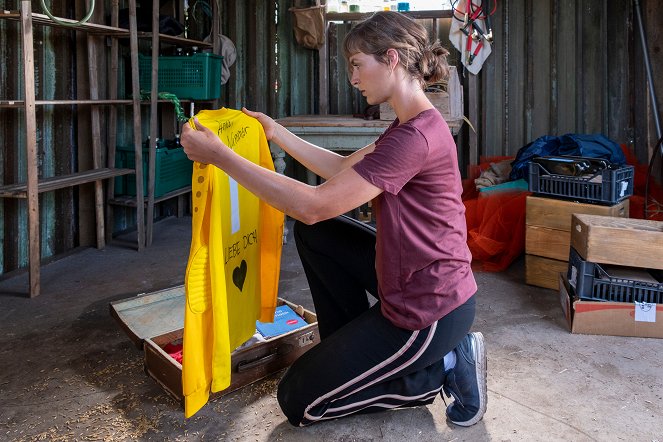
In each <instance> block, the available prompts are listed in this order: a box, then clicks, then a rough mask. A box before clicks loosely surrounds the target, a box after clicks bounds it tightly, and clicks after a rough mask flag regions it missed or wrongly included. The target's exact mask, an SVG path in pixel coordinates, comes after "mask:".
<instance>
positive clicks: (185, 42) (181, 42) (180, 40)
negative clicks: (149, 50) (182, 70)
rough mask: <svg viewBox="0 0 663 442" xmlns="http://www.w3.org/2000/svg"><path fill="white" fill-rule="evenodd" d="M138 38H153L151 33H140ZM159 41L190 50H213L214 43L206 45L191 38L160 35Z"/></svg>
mask: <svg viewBox="0 0 663 442" xmlns="http://www.w3.org/2000/svg"><path fill="white" fill-rule="evenodd" d="M138 38H143V39H146V38H152V33H151V32H138ZM159 41H160V42H161V43H168V44H172V45H178V46H184V47H187V48H190V47H192V46H198V49H212V46H213V45H212V43H206V42H204V41H200V40H191V39H190V38H184V37H178V36H176V35H168V34H159Z"/></svg>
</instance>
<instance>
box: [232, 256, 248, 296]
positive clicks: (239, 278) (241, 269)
mask: <svg viewBox="0 0 663 442" xmlns="http://www.w3.org/2000/svg"><path fill="white" fill-rule="evenodd" d="M246 270H247V265H246V261H245V260H242V262H241V264H240V265H239V266H238V267H235V269H234V270H233V284H235V286H236V287H237V288H238V289H239V291H240V292H241V291H242V287H244V280H245V279H246Z"/></svg>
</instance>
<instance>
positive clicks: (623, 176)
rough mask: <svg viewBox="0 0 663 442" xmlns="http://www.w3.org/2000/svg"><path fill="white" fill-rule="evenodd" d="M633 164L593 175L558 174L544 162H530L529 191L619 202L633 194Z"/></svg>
mask: <svg viewBox="0 0 663 442" xmlns="http://www.w3.org/2000/svg"><path fill="white" fill-rule="evenodd" d="M634 170H635V169H634V167H633V166H623V167H620V168H618V169H604V170H602V171H601V173H597V174H595V175H591V176H579V177H577V176H567V175H555V174H551V173H548V171H547V170H546V169H545V168H544V167H543V166H542V165H540V164H537V163H534V162H531V161H530V163H529V190H530V191H531V192H534V193H536V194H540V195H551V196H555V197H559V198H569V199H574V200H581V201H585V202H589V203H599V204H608V205H612V204H616V203H618V202H620V201H622V200H624V199H626V198H628V197H629V196H631V195H633V176H634Z"/></svg>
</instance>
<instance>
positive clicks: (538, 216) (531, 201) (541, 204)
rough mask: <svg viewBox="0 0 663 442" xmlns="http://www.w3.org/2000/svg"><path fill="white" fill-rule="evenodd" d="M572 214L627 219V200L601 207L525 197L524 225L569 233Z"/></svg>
mask: <svg viewBox="0 0 663 442" xmlns="http://www.w3.org/2000/svg"><path fill="white" fill-rule="evenodd" d="M574 213H585V214H589V215H603V216H615V217H621V218H628V216H629V200H628V199H627V200H624V201H621V202H619V203H617V204H614V205H612V206H601V205H598V204H585V203H579V202H576V201H566V200H560V199H554V198H542V197H538V196H532V195H530V196H528V197H527V203H526V214H525V223H526V224H527V225H531V226H539V227H547V228H550V229H556V230H564V231H567V232H570V231H571V217H572V216H573V214H574Z"/></svg>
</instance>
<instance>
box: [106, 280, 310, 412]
mask: <svg viewBox="0 0 663 442" xmlns="http://www.w3.org/2000/svg"><path fill="white" fill-rule="evenodd" d="M184 302H185V297H184V286H183V285H182V286H177V287H173V288H171V289H166V290H160V291H157V292H153V293H147V294H141V295H138V296H135V297H132V298H129V299H125V300H121V301H115V302H111V304H110V313H111V316H113V317H114V318H115V319H116V320H117V321H118V322H119V324H120V326H121V327H122V328H123V329H124V331H125V332H126V333H127V335H128V336H129V338H130V339H131V340H132V341H133V342H134V343H135V344H136V346H137V347H138V348H139V349H142V350H143V351H144V354H145V361H144V366H145V372H146V373H147V374H148V376H150V377H151V378H153V379H154V380H155V381H157V383H158V384H159V385H161V387H162V388H163V389H164V390H165V391H166V392H167V393H168V394H169V395H170V396H172V397H173V398H175V399H176V400H178V401H180V402H181V403H182V404H183V403H184V396H183V394H182V365H181V364H180V363H179V362H177V361H176V360H175V359H173V358H172V357H171V356H170V355H169V354H168V353H167V352H166V351H164V349H163V348H164V346H165V345H167V344H169V343H171V344H172V343H178V342H179V343H181V341H182V336H183V333H184ZM279 304H287V305H289V306H290V307H291V308H292V309H293V310H295V311H296V312H297V313H298V314H299V315H300V316H302V317H303V318H304V320H305V321H306V322H307V323H308V325H307V326H305V327H302V328H300V329H297V330H293V331H291V332H288V333H286V334H283V335H279V336H277V337H274V338H271V339H267V340H266V341H264V342H257V343H255V344H253V345H251V346H248V347H245V348H244V347H240V348H239V349H237V350H235V351H234V352H233V353H232V355H231V364H232V373H231V384H230V386H229V387H228V388H227V389H225V390H223V391H220V392H218V393H214V394H212V395H210V399H212V398H214V397H217V396H222V395H224V394H227V393H230V392H232V391H235V390H237V389H239V388H241V387H244V386H246V385H248V384H251V383H253V382H255V381H258V380H260V379H262V378H264V377H266V376H269V375H270V374H272V373H275V372H277V371H279V370H282V369H284V368H286V367H288V366H290V365H291V364H292V363H293V362H294V361H295V360H296V359H297V358H299V357H300V356H301V355H302V354H304V353H305V352H306V351H308V350H309V349H311V348H313V346H314V345H316V344H317V343H318V342H320V335H319V333H318V323H317V317H316V315H315V314H314V313H312V312H310V311H308V310H306V309H304V308H303V307H301V306H297V305H295V304H292V303H291V302H288V301H286V300H283V299H281V298H279Z"/></svg>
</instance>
